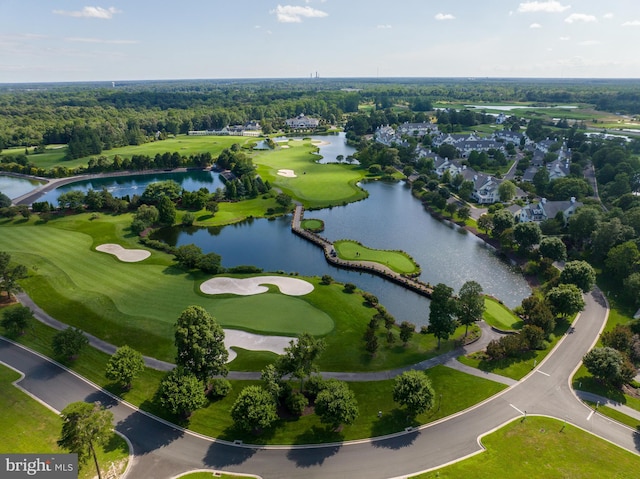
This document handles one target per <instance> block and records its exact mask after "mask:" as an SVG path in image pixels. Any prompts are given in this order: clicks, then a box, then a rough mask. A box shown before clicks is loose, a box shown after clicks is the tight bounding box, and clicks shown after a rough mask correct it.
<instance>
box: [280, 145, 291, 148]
mask: <svg viewBox="0 0 640 479" xmlns="http://www.w3.org/2000/svg"><path fill="white" fill-rule="evenodd" d="M280 148H291V147H290V146H289V145H280Z"/></svg>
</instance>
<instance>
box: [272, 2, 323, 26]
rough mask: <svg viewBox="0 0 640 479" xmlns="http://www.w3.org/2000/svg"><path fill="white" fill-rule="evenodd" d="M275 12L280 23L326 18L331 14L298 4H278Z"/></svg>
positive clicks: (273, 11)
mask: <svg viewBox="0 0 640 479" xmlns="http://www.w3.org/2000/svg"><path fill="white" fill-rule="evenodd" d="M271 13H275V14H276V17H277V18H278V21H279V22H280V23H300V22H302V20H303V19H304V18H324V17H326V16H328V15H329V14H328V13H326V12H323V11H322V10H317V9H315V8H311V7H299V6H296V5H278V6H277V7H276V9H275V10H271Z"/></svg>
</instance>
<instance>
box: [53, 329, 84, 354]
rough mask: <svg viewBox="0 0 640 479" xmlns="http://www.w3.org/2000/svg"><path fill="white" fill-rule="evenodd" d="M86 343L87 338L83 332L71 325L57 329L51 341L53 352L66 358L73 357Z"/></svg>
mask: <svg viewBox="0 0 640 479" xmlns="http://www.w3.org/2000/svg"><path fill="white" fill-rule="evenodd" d="M87 344H89V340H88V339H87V337H86V336H85V335H84V333H83V332H82V331H81V330H80V329H77V328H73V327H71V326H70V327H68V328H67V329H63V330H62V331H58V332H57V333H56V334H55V335H54V336H53V339H52V341H51V347H52V348H53V352H54V354H55V355H56V356H59V357H61V358H67V359H73V357H74V356H77V355H78V354H79V353H80V351H81V350H82V348H84V347H85V346H86V345H87Z"/></svg>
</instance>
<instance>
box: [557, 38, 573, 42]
mask: <svg viewBox="0 0 640 479" xmlns="http://www.w3.org/2000/svg"><path fill="white" fill-rule="evenodd" d="M559 40H560V41H562V42H568V41H569V40H571V37H560V39H559Z"/></svg>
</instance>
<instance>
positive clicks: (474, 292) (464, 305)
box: [455, 281, 485, 336]
mask: <svg viewBox="0 0 640 479" xmlns="http://www.w3.org/2000/svg"><path fill="white" fill-rule="evenodd" d="M455 305H456V311H455V315H456V318H457V319H458V322H459V323H460V324H461V325H463V326H465V330H464V335H465V336H466V335H467V333H468V331H469V325H471V324H473V323H475V322H476V321H479V320H480V319H482V314H483V313H484V310H485V305H484V295H483V294H482V286H480V284H478V283H477V282H475V281H467V282H466V283H464V284H463V285H462V287H461V288H460V292H459V293H458V301H457V302H456V303H455Z"/></svg>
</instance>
